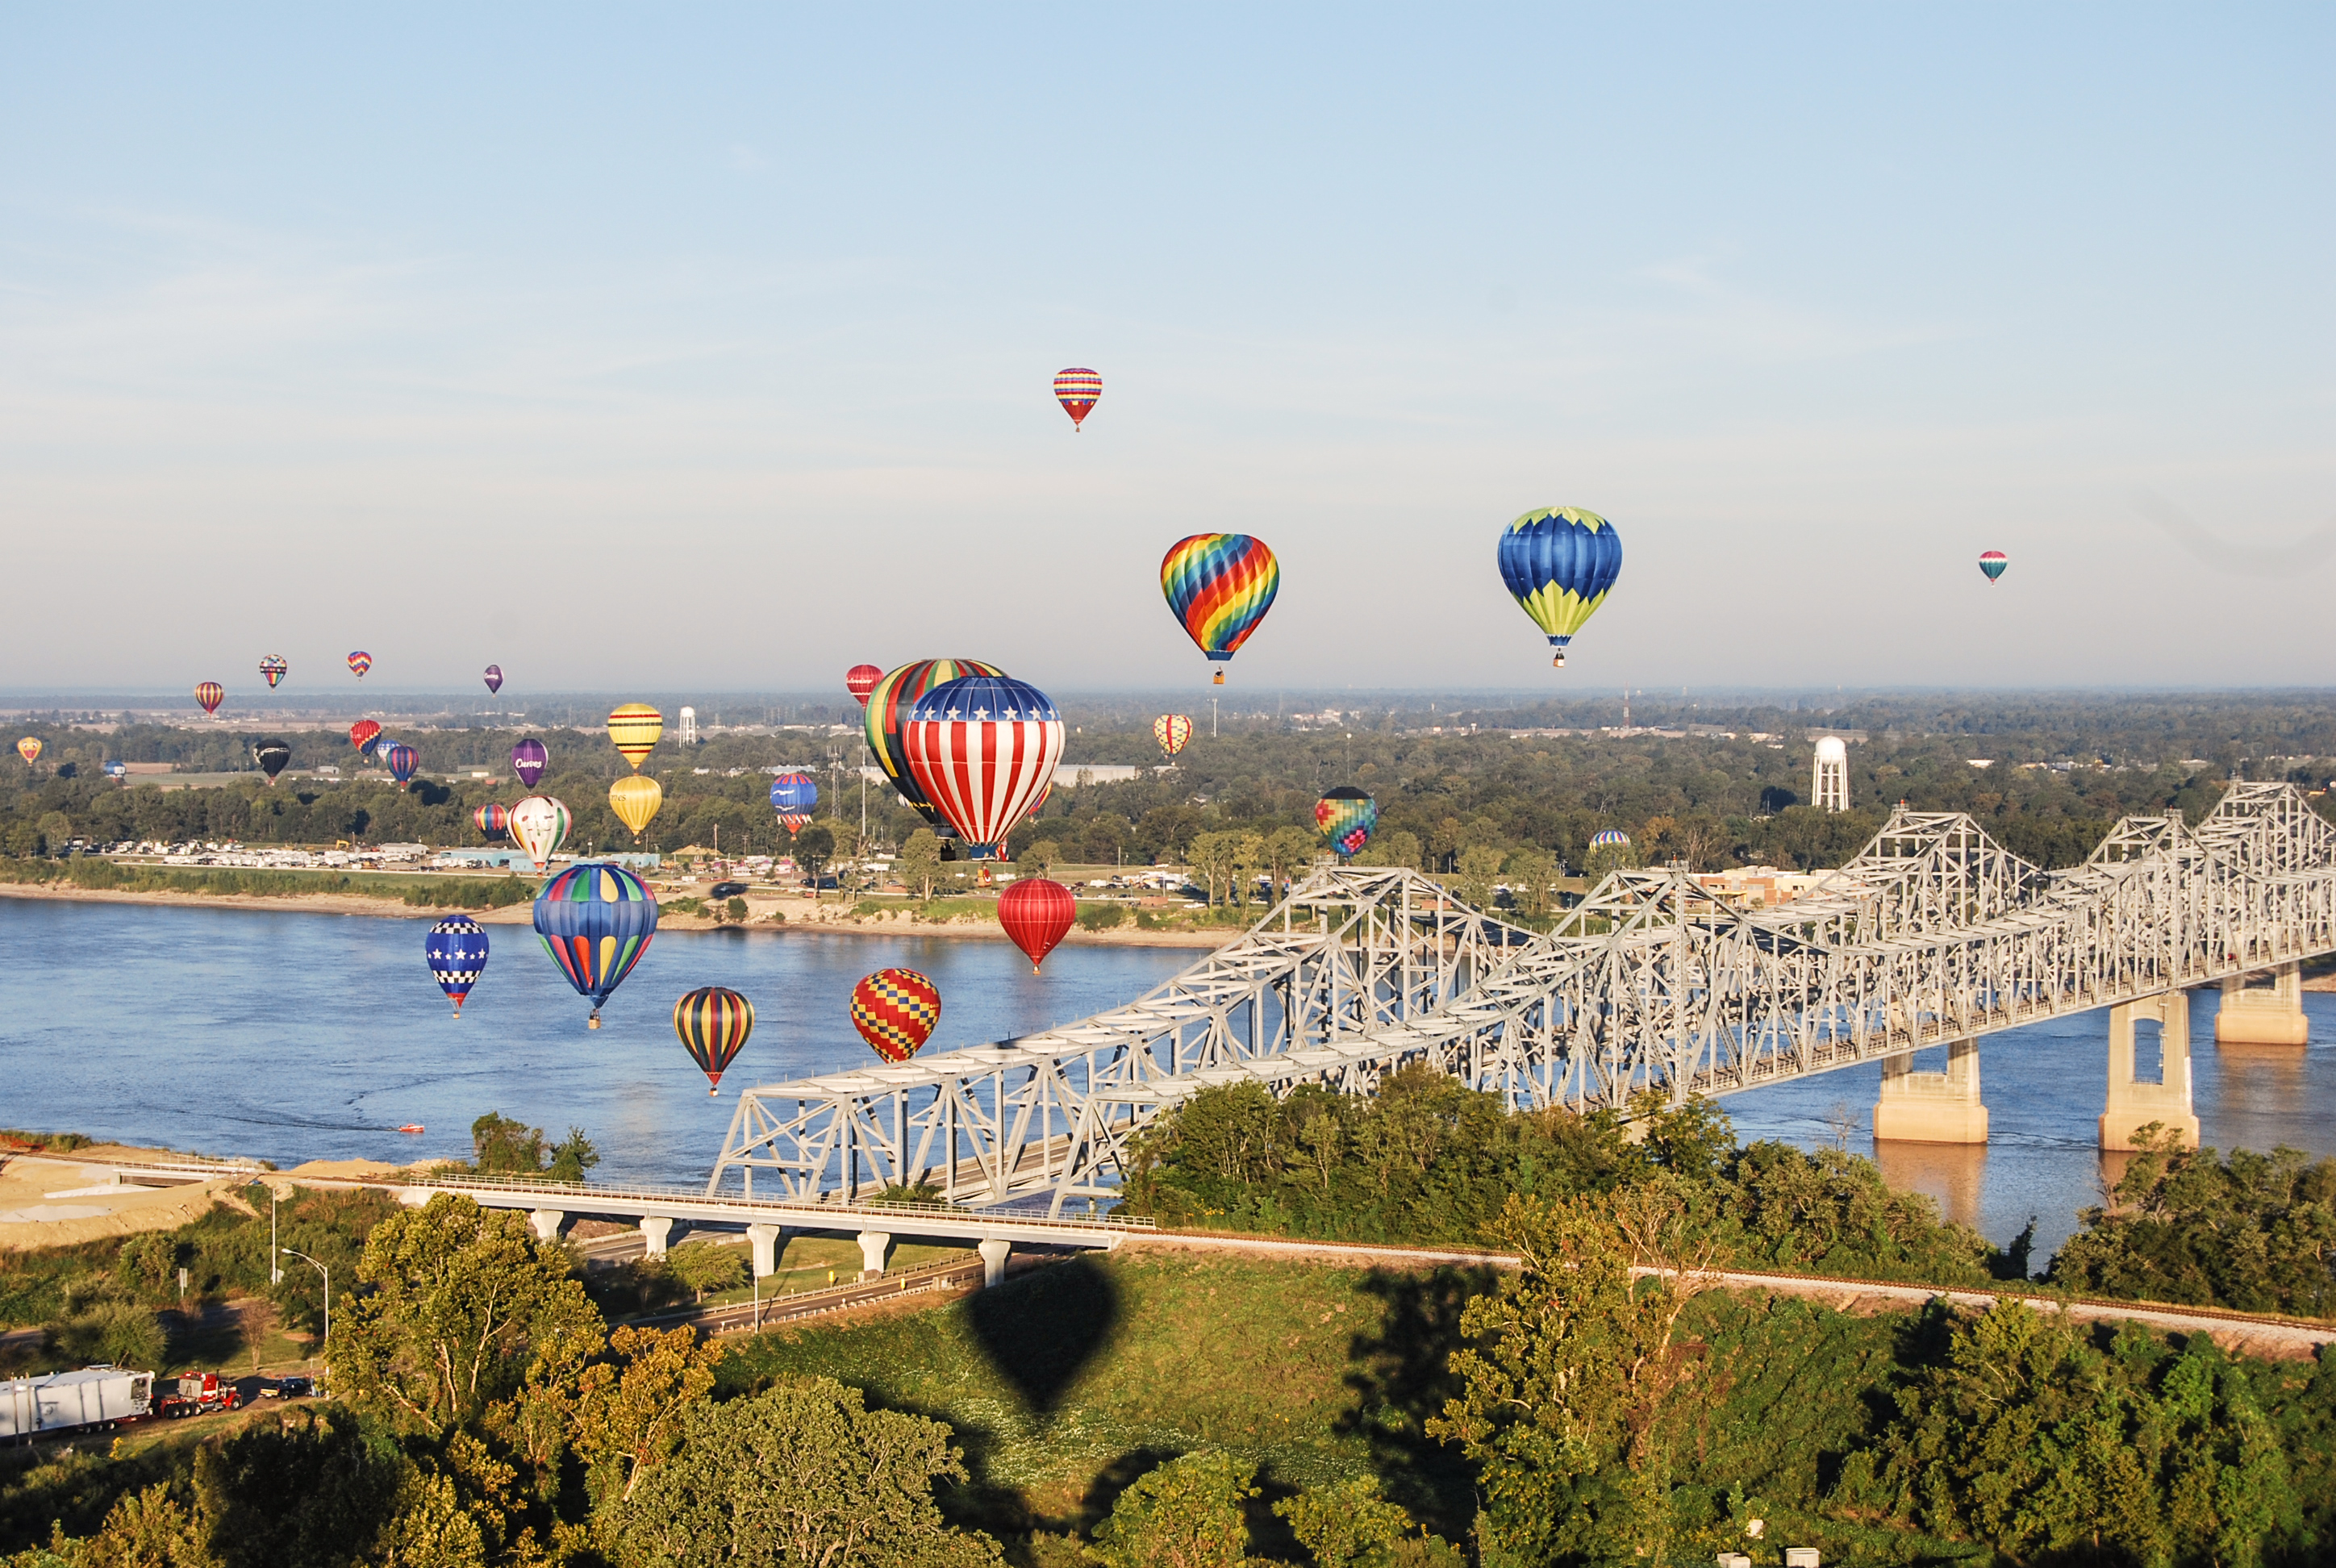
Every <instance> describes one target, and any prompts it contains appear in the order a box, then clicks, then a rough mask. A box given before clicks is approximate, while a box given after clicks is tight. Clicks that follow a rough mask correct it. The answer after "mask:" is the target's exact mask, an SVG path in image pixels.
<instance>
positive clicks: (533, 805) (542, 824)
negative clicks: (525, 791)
mask: <svg viewBox="0 0 2336 1568" xmlns="http://www.w3.org/2000/svg"><path fill="white" fill-rule="evenodd" d="M510 826H511V842H513V843H515V844H517V845H519V847H520V848H521V849H522V850H525V851H526V852H527V858H528V859H529V860H530V861H532V862H534V863H535V871H536V874H537V875H538V876H541V875H542V874H543V868H544V867H546V866H548V865H550V863H551V857H552V856H553V855H555V854H557V853H559V852H560V845H561V844H564V843H566V842H568V808H567V807H566V806H564V805H562V804H560V803H559V802H558V801H556V800H554V799H552V798H551V797H550V795H530V796H528V797H527V798H526V799H525V800H523V801H521V802H520V803H519V804H517V805H515V806H513V807H511V819H510Z"/></svg>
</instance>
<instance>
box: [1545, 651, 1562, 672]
mask: <svg viewBox="0 0 2336 1568" xmlns="http://www.w3.org/2000/svg"><path fill="white" fill-rule="evenodd" d="M1549 667H1550V668H1552V669H1563V668H1564V667H1565V656H1564V655H1563V654H1562V653H1561V654H1558V655H1557V656H1555V657H1552V659H1551V660H1550V661H1549Z"/></svg>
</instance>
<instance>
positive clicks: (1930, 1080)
mask: <svg viewBox="0 0 2336 1568" xmlns="http://www.w3.org/2000/svg"><path fill="white" fill-rule="evenodd" d="M1874 1141H1875V1142H1877V1143H1889V1142H1896V1143H1902V1144H1984V1143H1986V1142H1987V1106H1986V1105H1984V1104H1983V1103H1981V1099H1980V1097H1979V1042H1978V1041H1977V1040H1951V1041H1949V1042H1948V1043H1947V1070H1946V1071H1945V1072H1943V1073H1918V1072H1916V1071H1914V1053H1913V1052H1912V1051H1907V1052H1904V1053H1903V1054H1901V1055H1899V1056H1895V1057H1883V1058H1882V1097H1881V1099H1879V1100H1877V1101H1876V1102H1874Z"/></svg>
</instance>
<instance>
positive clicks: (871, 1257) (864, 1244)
mask: <svg viewBox="0 0 2336 1568" xmlns="http://www.w3.org/2000/svg"><path fill="white" fill-rule="evenodd" d="M891 1245H892V1238H891V1236H889V1235H887V1234H886V1233H885V1232H882V1231H862V1232H860V1277H861V1279H863V1280H872V1279H874V1278H876V1277H877V1276H878V1275H879V1274H881V1273H882V1272H883V1271H884V1254H885V1252H886V1251H890V1250H891Z"/></svg>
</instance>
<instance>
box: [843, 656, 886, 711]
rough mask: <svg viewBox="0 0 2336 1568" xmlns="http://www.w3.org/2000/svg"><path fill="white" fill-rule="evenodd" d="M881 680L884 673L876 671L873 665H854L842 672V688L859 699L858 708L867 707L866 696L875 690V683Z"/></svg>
mask: <svg viewBox="0 0 2336 1568" xmlns="http://www.w3.org/2000/svg"><path fill="white" fill-rule="evenodd" d="M883 678H884V672H883V671H882V670H881V669H878V668H877V667H875V666H874V665H872V664H855V665H853V666H852V667H851V668H850V669H847V670H845V671H844V672H843V687H844V689H845V690H846V691H849V692H850V693H851V694H852V696H855V697H857V698H859V699H860V706H861V707H866V706H868V694H869V693H870V692H871V691H874V690H875V689H876V683H877V682H878V681H880V680H882V679H883Z"/></svg>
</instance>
